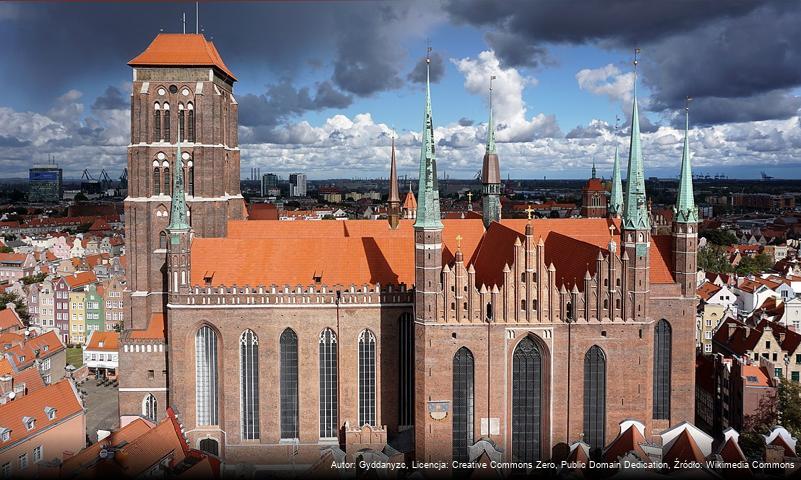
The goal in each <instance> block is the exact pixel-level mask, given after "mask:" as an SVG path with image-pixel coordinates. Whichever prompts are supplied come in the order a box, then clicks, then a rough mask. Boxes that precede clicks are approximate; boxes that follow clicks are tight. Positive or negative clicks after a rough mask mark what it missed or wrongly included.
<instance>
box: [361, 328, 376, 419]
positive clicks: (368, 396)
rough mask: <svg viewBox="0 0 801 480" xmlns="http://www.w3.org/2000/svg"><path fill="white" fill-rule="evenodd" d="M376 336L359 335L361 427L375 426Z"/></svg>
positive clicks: (368, 331) (363, 333) (371, 333)
mask: <svg viewBox="0 0 801 480" xmlns="http://www.w3.org/2000/svg"><path fill="white" fill-rule="evenodd" d="M375 391H376V386H375V335H373V332H371V331H370V330H362V333H360V334H359V425H375V424H376V422H375Z"/></svg>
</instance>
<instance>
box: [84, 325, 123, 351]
mask: <svg viewBox="0 0 801 480" xmlns="http://www.w3.org/2000/svg"><path fill="white" fill-rule="evenodd" d="M119 349H120V334H119V333H118V332H113V331H112V332H101V331H99V330H94V331H93V332H92V333H91V334H89V342H88V343H87V344H86V350H96V351H108V352H116V351H118V350H119Z"/></svg>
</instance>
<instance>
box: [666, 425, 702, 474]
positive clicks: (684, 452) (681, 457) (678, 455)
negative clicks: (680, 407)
mask: <svg viewBox="0 0 801 480" xmlns="http://www.w3.org/2000/svg"><path fill="white" fill-rule="evenodd" d="M705 459H706V458H705V457H704V454H703V453H701V449H700V448H698V444H697V443H695V440H693V437H692V435H690V430H689V429H688V428H685V429H684V430H683V431H682V432H681V433H680V434H679V435H678V436H677V437H676V438H675V439H674V440H673V445H671V446H670V449H669V450H668V451H667V453H665V455H664V456H663V457H662V461H663V462H666V463H667V464H668V465H673V464H674V462H676V461H679V462H698V463H701V464H703V463H704V461H705Z"/></svg>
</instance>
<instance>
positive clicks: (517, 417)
mask: <svg viewBox="0 0 801 480" xmlns="http://www.w3.org/2000/svg"><path fill="white" fill-rule="evenodd" d="M541 430H542V353H541V352H540V349H539V347H538V346H537V344H536V343H535V342H534V340H532V339H531V338H529V337H526V338H524V339H523V340H521V341H520V343H518V344H517V348H515V352H514V354H513V355H512V461H513V462H534V461H536V460H539V459H540V454H541V452H540V450H541V443H542V433H541Z"/></svg>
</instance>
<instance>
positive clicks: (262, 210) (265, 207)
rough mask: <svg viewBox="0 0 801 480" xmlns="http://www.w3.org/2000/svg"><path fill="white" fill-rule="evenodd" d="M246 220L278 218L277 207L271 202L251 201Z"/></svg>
mask: <svg viewBox="0 0 801 480" xmlns="http://www.w3.org/2000/svg"><path fill="white" fill-rule="evenodd" d="M248 220H278V207H276V206H275V205H273V204H272V203H251V204H250V205H249V207H248Z"/></svg>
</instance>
